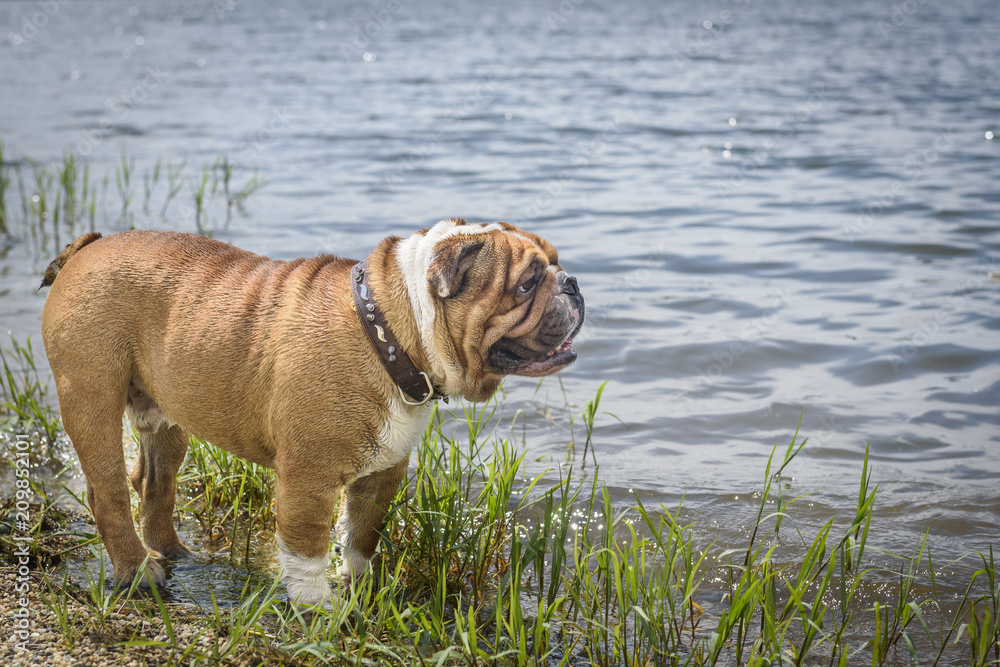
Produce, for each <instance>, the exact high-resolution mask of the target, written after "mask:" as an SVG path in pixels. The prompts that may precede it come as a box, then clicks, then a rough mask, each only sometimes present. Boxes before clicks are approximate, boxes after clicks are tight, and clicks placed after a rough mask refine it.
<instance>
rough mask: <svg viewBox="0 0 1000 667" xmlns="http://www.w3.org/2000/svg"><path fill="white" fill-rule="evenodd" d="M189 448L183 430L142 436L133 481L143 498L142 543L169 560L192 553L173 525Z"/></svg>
mask: <svg viewBox="0 0 1000 667" xmlns="http://www.w3.org/2000/svg"><path fill="white" fill-rule="evenodd" d="M130 417H131V415H130ZM187 448H188V435H187V433H186V432H185V431H184V430H183V429H182V428H181V427H180V426H168V425H167V424H161V425H160V426H159V428H158V429H157V430H155V431H153V432H151V433H143V432H139V456H138V458H136V461H135V466H134V467H133V468H132V476H131V480H132V487H133V488H134V489H135V490H136V493H138V494H139V500H140V504H139V524H140V526H141V527H142V539H143V541H144V542H145V543H146V546H147V547H148V548H150V549H153V550H155V551H159V552H160V553H162V554H163V555H165V556H186V555H188V554H190V553H191V550H190V549H188V548H187V547H186V546H185V545H184V544H183V543H182V542H181V541H180V539H179V538H178V537H177V531H176V530H175V529H174V521H173V515H174V501H175V500H176V498H177V471H178V470H180V467H181V463H183V461H184V454H185V453H186V452H187Z"/></svg>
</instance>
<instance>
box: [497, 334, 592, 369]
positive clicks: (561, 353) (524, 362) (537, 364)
mask: <svg viewBox="0 0 1000 667" xmlns="http://www.w3.org/2000/svg"><path fill="white" fill-rule="evenodd" d="M516 347H517V345H516V343H514V341H512V340H509V339H505V338H501V339H500V340H499V341H498V342H497V343H496V344H494V345H493V347H491V348H490V352H489V355H488V359H489V362H490V366H492V367H493V370H494V371H496V372H497V373H500V374H502V375H521V376H525V377H542V376H543V375H551V374H552V373H555V372H556V371H558V370H559V369H560V368H563V367H565V366H569V365H570V364H571V363H573V362H574V361H576V350H574V349H573V338H572V336H570V337H568V338H566V340H564V341H563V342H562V343H561V344H560V345H559V346H558V347H556V348H555V349H553V350H549V351H548V352H545V353H544V354H542V355H541V356H538V353H533V354H531V356H529V353H528V352H526V351H516V350H515V348H516Z"/></svg>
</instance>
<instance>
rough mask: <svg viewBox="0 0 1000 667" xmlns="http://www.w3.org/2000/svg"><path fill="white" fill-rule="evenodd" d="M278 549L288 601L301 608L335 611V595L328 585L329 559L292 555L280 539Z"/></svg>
mask: <svg viewBox="0 0 1000 667" xmlns="http://www.w3.org/2000/svg"><path fill="white" fill-rule="evenodd" d="M278 548H279V549H280V551H279V553H278V562H279V563H280V564H281V580H282V581H284V582H285V590H286V591H287V592H288V601H289V602H291V603H293V604H296V605H300V606H307V605H315V606H322V607H323V608H325V609H333V593H332V591H331V590H330V586H329V585H328V584H327V583H326V568H327V566H328V565H329V564H330V561H329V559H328V558H326V557H325V556H320V557H318V558H307V557H305V556H299V555H297V554H295V553H292V552H291V551H290V550H289V549H288V547H287V546H286V545H285V543H284V542H283V541H282V539H281V538H280V537H279V538H278Z"/></svg>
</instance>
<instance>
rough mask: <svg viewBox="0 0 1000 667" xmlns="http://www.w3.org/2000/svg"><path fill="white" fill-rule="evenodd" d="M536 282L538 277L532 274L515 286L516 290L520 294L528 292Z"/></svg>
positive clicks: (533, 287)
mask: <svg viewBox="0 0 1000 667" xmlns="http://www.w3.org/2000/svg"><path fill="white" fill-rule="evenodd" d="M537 284H538V278H536V277H535V276H532V277H531V278H528V279H527V280H525V281H524V282H523V283H521V284H520V285H518V286H517V291H518V292H520V293H521V294H528V293H529V292H531V290H533V289H535V285H537Z"/></svg>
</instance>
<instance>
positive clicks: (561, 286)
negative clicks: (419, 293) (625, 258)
mask: <svg viewBox="0 0 1000 667" xmlns="http://www.w3.org/2000/svg"><path fill="white" fill-rule="evenodd" d="M408 246H409V249H407V247H408ZM407 253H410V254H411V255H412V254H417V255H419V256H421V257H423V258H424V261H418V262H416V263H415V265H413V266H412V268H414V269H417V268H422V267H420V265H423V266H426V272H425V274H424V275H425V276H426V283H425V285H423V286H422V287H423V289H424V290H426V297H425V298H421V299H419V300H420V301H422V302H423V303H421V304H420V308H419V310H420V311H421V312H420V314H419V315H418V321H420V322H421V336H422V339H423V343H424V348H425V352H428V353H429V354H428V356H429V357H430V358H431V364H432V366H434V367H435V368H434V370H435V371H436V372H437V373H441V372H442V371H443V372H444V376H445V378H446V379H445V382H444V385H445V386H444V390H445V392H446V393H450V394H461V395H463V396H465V397H466V398H467V399H469V400H474V401H482V400H486V399H487V398H489V397H490V396H491V395H492V394H493V392H494V391H496V388H497V386H499V384H500V382H501V380H502V379H503V377H504V376H505V375H527V376H533V377H534V376H542V375H549V374H550V373H554V372H556V371H557V370H559V369H560V368H563V367H564V366H567V365H569V364H571V363H573V361H575V360H576V352H575V351H574V350H573V348H572V343H573V337H574V336H576V334H577V333H578V332H579V331H580V327H581V326H582V325H583V319H584V302H583V296H582V295H581V294H580V291H579V289H578V288H577V284H576V279H575V278H573V277H571V276H569V275H567V273H566V272H565V271H563V270H562V268H561V267H560V266H559V261H558V256H557V254H556V250H555V248H553V247H552V245H551V244H549V243H548V242H547V241H545V240H544V239H542V238H540V237H538V236H536V235H534V234H530V233H528V232H524V231H522V230H520V229H518V228H516V227H514V226H512V225H508V224H506V223H502V222H501V223H494V224H490V225H467V224H465V222H464V221H460V220H445V221H443V222H440V223H438V224H437V225H435V226H434V227H433V228H431V229H429V230H424V232H423V233H421V234H418V235H416V236H414V237H411V238H410V239H408V240H407V241H405V242H404V243H403V244H401V248H400V259H401V261H402V260H403V259H404V257H405V256H406V254H407ZM411 298H412V290H411ZM415 305H416V304H415Z"/></svg>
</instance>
